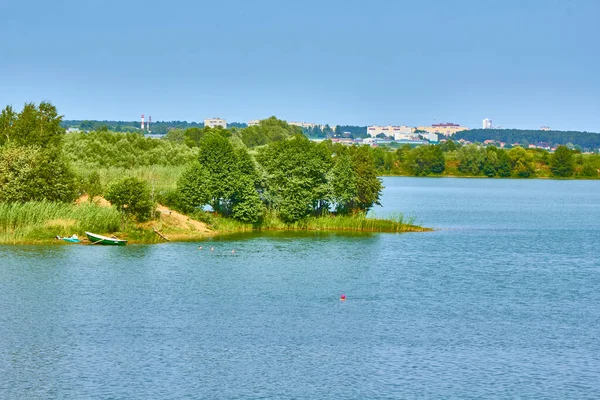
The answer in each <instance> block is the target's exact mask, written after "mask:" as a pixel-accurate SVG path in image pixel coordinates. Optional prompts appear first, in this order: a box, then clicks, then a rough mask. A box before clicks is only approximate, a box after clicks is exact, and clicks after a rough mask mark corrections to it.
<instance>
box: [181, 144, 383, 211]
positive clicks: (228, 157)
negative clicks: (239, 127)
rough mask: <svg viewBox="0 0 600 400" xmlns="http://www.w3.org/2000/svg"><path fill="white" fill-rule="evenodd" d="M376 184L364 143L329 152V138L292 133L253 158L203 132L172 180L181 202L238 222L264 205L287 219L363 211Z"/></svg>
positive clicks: (374, 200) (375, 196)
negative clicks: (194, 156) (191, 158)
mask: <svg viewBox="0 0 600 400" xmlns="http://www.w3.org/2000/svg"><path fill="white" fill-rule="evenodd" d="M382 188H383V187H382V184H381V181H380V180H379V178H377V175H376V170H375V166H374V162H373V157H372V154H371V152H370V150H369V149H368V148H366V147H356V148H345V149H344V151H343V152H342V151H340V152H338V153H334V152H333V147H332V146H331V143H330V142H323V143H319V144H317V143H314V142H311V141H310V140H308V139H307V138H306V137H305V136H303V135H301V134H298V135H296V136H294V137H292V138H291V139H288V140H280V141H274V142H271V143H270V144H268V145H266V146H264V147H262V148H261V149H260V150H259V151H258V152H257V154H256V157H255V158H253V157H252V156H251V155H250V153H249V152H248V150H247V148H246V147H245V146H239V147H235V146H234V145H233V144H232V141H231V140H228V139H227V138H225V137H223V136H222V135H219V134H211V135H207V136H205V138H204V139H203V140H202V142H201V144H200V148H199V156H198V160H197V161H196V162H194V163H193V164H192V165H191V166H190V167H189V168H188V169H187V170H186V172H185V173H184V174H183V176H182V177H181V179H180V180H179V182H178V192H179V196H180V199H181V200H182V202H183V204H188V205H192V206H194V207H196V208H202V207H205V206H210V207H211V208H212V209H213V210H215V211H216V212H218V213H220V214H222V215H226V216H231V217H233V218H235V219H238V220H241V221H244V222H249V223H253V222H257V221H258V220H259V219H260V218H261V216H262V215H263V214H264V212H265V211H266V210H270V211H271V212H275V213H276V214H277V215H278V216H279V217H280V218H281V219H282V220H283V221H284V222H287V223H292V222H295V221H298V220H300V219H302V218H305V217H308V216H310V215H323V214H325V213H329V212H332V211H333V212H337V213H341V214H347V213H357V212H367V211H368V210H369V209H370V208H371V207H373V205H375V204H379V197H380V195H381V190H382Z"/></svg>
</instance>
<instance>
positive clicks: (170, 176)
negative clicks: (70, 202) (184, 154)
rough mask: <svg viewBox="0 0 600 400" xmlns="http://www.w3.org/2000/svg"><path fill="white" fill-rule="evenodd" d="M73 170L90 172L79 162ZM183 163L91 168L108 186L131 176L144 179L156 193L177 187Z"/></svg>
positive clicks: (82, 173) (87, 167) (84, 174)
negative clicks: (177, 164) (175, 164)
mask: <svg viewBox="0 0 600 400" xmlns="http://www.w3.org/2000/svg"><path fill="white" fill-rule="evenodd" d="M74 167H75V170H76V171H77V172H78V173H79V174H80V175H82V176H88V175H89V173H90V168H89V166H87V165H85V164H81V163H76V164H74ZM185 168H186V167H185V166H184V165H179V166H162V165H151V166H142V167H135V168H117V167H104V168H102V167H100V168H94V169H93V170H94V171H96V172H98V174H99V175H100V181H101V182H102V184H103V185H105V186H108V185H110V184H111V183H112V182H115V181H118V180H120V179H123V177H126V176H131V177H135V178H139V179H142V180H145V181H146V182H148V184H149V185H150V188H151V189H153V190H154V191H155V192H156V193H158V192H161V191H170V190H174V189H175V188H176V187H177V180H178V179H179V177H180V176H181V174H182V173H183V171H184V170H185Z"/></svg>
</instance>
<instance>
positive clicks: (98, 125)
mask: <svg viewBox="0 0 600 400" xmlns="http://www.w3.org/2000/svg"><path fill="white" fill-rule="evenodd" d="M147 122H148V121H147V120H146V123H147ZM140 123H141V121H96V120H83V121H82V120H65V121H62V122H61V126H62V127H63V128H65V129H68V128H75V129H81V130H82V131H97V132H99V131H111V132H141V131H142V130H141V129H140ZM227 125H228V127H231V128H245V127H247V126H248V125H247V124H245V123H241V122H231V123H228V124H227ZM203 127H204V122H193V121H192V122H188V121H152V124H151V125H150V129H151V131H152V133H153V134H156V135H166V134H167V132H169V131H170V130H172V129H188V128H203Z"/></svg>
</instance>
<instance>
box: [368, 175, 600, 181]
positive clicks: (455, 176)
mask: <svg viewBox="0 0 600 400" xmlns="http://www.w3.org/2000/svg"><path fill="white" fill-rule="evenodd" d="M377 176H378V177H380V178H451V179H460V178H465V179H492V180H494V179H500V180H509V179H513V180H518V181H526V180H537V179H545V180H551V181H598V180H600V177H598V178H590V177H571V178H560V177H556V176H532V177H529V178H519V177H517V176H507V177H502V176H481V175H419V176H417V175H398V174H378V175H377Z"/></svg>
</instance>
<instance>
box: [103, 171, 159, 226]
mask: <svg viewBox="0 0 600 400" xmlns="http://www.w3.org/2000/svg"><path fill="white" fill-rule="evenodd" d="M106 199H107V200H108V201H110V202H111V203H112V204H113V206H115V207H116V208H117V210H119V211H120V212H121V213H122V214H124V215H126V216H127V217H133V218H135V219H136V220H137V221H139V222H144V221H147V220H149V219H150V218H152V210H153V209H154V204H153V202H152V200H151V199H150V188H149V187H148V183H147V182H145V181H142V180H140V179H137V178H125V179H123V180H121V181H118V182H116V183H113V184H112V185H111V186H110V187H109V189H108V192H107V193H106Z"/></svg>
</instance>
